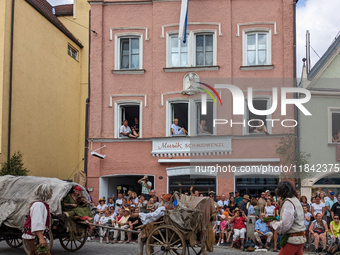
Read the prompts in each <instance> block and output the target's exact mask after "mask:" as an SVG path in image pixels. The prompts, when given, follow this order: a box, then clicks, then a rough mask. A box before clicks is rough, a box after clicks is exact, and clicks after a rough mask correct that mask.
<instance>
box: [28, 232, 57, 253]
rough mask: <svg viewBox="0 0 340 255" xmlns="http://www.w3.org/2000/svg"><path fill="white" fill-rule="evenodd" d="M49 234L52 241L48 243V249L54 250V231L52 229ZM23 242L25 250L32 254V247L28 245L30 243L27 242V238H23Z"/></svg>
mask: <svg viewBox="0 0 340 255" xmlns="http://www.w3.org/2000/svg"><path fill="white" fill-rule="evenodd" d="M48 236H49V238H48V240H49V241H50V242H49V244H48V249H49V250H50V251H51V250H52V247H53V233H52V231H50V232H49V233H48ZM22 244H23V246H24V250H25V252H26V253H27V254H28V255H30V247H29V246H28V244H27V242H26V240H25V239H22Z"/></svg>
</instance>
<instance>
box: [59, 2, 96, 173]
mask: <svg viewBox="0 0 340 255" xmlns="http://www.w3.org/2000/svg"><path fill="white" fill-rule="evenodd" d="M73 4H74V11H73V12H74V13H73V16H60V17H58V18H59V20H60V21H61V22H62V23H63V24H64V25H65V27H67V29H68V30H70V31H71V32H72V34H73V35H75V36H76V37H77V38H78V39H79V41H80V42H81V44H82V45H83V46H84V48H83V49H82V56H83V57H82V59H81V60H80V66H81V76H80V86H81V92H80V95H79V96H80V101H79V103H80V106H79V107H80V118H81V119H83V120H82V122H81V123H80V126H79V140H80V142H81V143H82V146H81V147H79V149H80V151H79V153H80V155H83V154H84V144H85V114H86V113H85V110H86V108H85V103H86V98H87V97H88V66H89V61H88V60H89V58H88V53H89V29H88V28H89V11H90V9H91V6H90V4H89V3H88V1H87V0H74V3H73ZM79 169H81V170H83V169H84V162H82V163H81V165H80V166H79Z"/></svg>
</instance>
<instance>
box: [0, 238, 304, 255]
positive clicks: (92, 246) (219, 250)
mask: <svg viewBox="0 0 340 255" xmlns="http://www.w3.org/2000/svg"><path fill="white" fill-rule="evenodd" d="M254 253H255V254H259V253H260V254H263V252H254ZM265 253H266V254H268V255H277V254H278V253H277V252H265ZM0 254H1V255H14V254H15V255H25V254H26V253H25V251H24V249H23V248H22V247H20V248H18V249H13V248H10V247H9V246H8V245H7V244H6V242H4V241H2V242H0ZM51 254H52V255H60V254H82V255H94V254H98V255H106V254H107V255H108V254H114V255H116V254H119V255H137V254H138V244H137V243H129V244H126V243H124V244H105V243H100V242H87V243H86V244H85V245H84V247H83V248H82V249H81V250H79V251H78V252H75V253H70V252H67V251H65V250H64V249H63V248H62V247H61V246H60V244H59V242H58V241H57V240H55V243H54V245H53V249H52V253H51ZM144 254H145V252H144ZM191 254H194V253H193V252H191V253H190V255H191ZM208 254H209V255H210V254H211V255H215V254H225V255H229V254H230V255H232V254H249V252H247V253H246V252H240V251H239V250H236V249H230V248H229V247H228V245H223V246H219V247H216V246H215V247H214V252H212V253H208ZM304 254H309V253H304ZM187 255H188V254H187Z"/></svg>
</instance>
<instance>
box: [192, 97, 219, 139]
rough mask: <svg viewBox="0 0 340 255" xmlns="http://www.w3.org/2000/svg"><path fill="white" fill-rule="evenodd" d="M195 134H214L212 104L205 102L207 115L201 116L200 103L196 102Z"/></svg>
mask: <svg viewBox="0 0 340 255" xmlns="http://www.w3.org/2000/svg"><path fill="white" fill-rule="evenodd" d="M195 108H196V134H197V135H210V134H213V133H214V127H213V124H214V123H213V121H214V103H213V102H209V101H207V114H205V115H202V103H201V102H196V103H195Z"/></svg>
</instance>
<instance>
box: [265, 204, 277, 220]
mask: <svg viewBox="0 0 340 255" xmlns="http://www.w3.org/2000/svg"><path fill="white" fill-rule="evenodd" d="M265 209H266V212H267V214H266V217H268V216H274V210H275V206H273V205H271V206H266V207H265Z"/></svg>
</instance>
